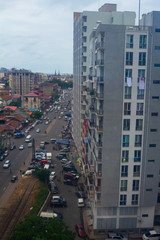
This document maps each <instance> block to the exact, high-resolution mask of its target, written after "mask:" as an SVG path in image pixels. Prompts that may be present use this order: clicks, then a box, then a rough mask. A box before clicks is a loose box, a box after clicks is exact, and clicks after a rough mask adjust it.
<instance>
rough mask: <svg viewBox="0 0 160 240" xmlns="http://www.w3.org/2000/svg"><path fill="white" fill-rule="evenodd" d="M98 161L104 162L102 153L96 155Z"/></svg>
mask: <svg viewBox="0 0 160 240" xmlns="http://www.w3.org/2000/svg"><path fill="white" fill-rule="evenodd" d="M96 161H97V162H102V154H98V156H96Z"/></svg>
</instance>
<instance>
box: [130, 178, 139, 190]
mask: <svg viewBox="0 0 160 240" xmlns="http://www.w3.org/2000/svg"><path fill="white" fill-rule="evenodd" d="M138 190H139V180H133V183H132V191H138Z"/></svg>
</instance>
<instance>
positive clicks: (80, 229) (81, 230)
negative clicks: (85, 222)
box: [75, 224, 87, 238]
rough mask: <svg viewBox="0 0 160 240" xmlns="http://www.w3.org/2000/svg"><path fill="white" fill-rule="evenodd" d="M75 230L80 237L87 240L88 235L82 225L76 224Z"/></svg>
mask: <svg viewBox="0 0 160 240" xmlns="http://www.w3.org/2000/svg"><path fill="white" fill-rule="evenodd" d="M75 230H76V232H77V233H78V236H79V237H81V238H85V237H86V236H87V235H86V232H85V230H84V227H83V226H82V225H81V224H76V226H75Z"/></svg>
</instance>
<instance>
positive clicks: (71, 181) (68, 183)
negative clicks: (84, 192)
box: [63, 179, 77, 186]
mask: <svg viewBox="0 0 160 240" xmlns="http://www.w3.org/2000/svg"><path fill="white" fill-rule="evenodd" d="M63 183H64V184H65V185H70V186H77V182H76V181H73V180H71V179H66V180H64V181H63Z"/></svg>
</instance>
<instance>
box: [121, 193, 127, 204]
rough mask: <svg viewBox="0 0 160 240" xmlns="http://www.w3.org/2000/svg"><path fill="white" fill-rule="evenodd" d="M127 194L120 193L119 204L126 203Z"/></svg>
mask: <svg viewBox="0 0 160 240" xmlns="http://www.w3.org/2000/svg"><path fill="white" fill-rule="evenodd" d="M126 203H127V195H120V205H126Z"/></svg>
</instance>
